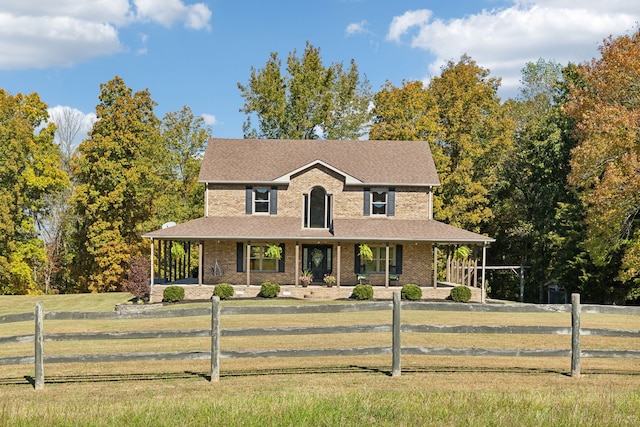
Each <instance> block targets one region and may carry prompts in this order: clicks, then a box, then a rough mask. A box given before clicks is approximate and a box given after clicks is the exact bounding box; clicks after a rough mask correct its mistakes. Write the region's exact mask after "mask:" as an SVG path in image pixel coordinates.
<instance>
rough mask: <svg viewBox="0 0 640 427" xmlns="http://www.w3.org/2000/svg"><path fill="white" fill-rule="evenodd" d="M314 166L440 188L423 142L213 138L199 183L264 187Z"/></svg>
mask: <svg viewBox="0 0 640 427" xmlns="http://www.w3.org/2000/svg"><path fill="white" fill-rule="evenodd" d="M315 162H323V163H325V164H327V165H328V166H330V167H331V168H333V169H335V170H338V171H341V172H342V173H344V174H346V175H349V176H351V177H353V178H355V179H357V180H359V181H360V182H362V183H363V184H369V185H375V184H387V185H389V184H391V185H410V186H434V185H440V181H439V179H438V174H437V172H436V169H435V164H434V162H433V158H432V156H431V150H430V148H429V144H428V143H427V142H421V141H361V140H285V139H279V140H267V139H219V138H212V139H210V140H209V142H208V144H207V149H206V151H205V154H204V159H203V161H202V167H201V169H200V175H199V178H198V179H199V181H200V182H219V183H231V182H234V183H262V182H268V181H273V180H275V179H277V178H279V177H282V176H285V175H286V174H288V173H290V172H292V171H294V170H298V169H299V168H301V167H303V166H307V165H310V164H313V163H315Z"/></svg>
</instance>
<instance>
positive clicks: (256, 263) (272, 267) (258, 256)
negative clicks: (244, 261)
mask: <svg viewBox="0 0 640 427" xmlns="http://www.w3.org/2000/svg"><path fill="white" fill-rule="evenodd" d="M266 251H267V246H251V260H250V262H251V271H270V272H273V271H278V260H277V259H276V258H269V257H267V255H266V253H265V252H266Z"/></svg>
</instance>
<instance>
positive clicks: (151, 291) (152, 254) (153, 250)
mask: <svg viewBox="0 0 640 427" xmlns="http://www.w3.org/2000/svg"><path fill="white" fill-rule="evenodd" d="M154 252H155V246H154V244H153V238H151V271H150V274H149V302H151V297H152V296H153V281H154V277H153V264H154V261H155V260H154Z"/></svg>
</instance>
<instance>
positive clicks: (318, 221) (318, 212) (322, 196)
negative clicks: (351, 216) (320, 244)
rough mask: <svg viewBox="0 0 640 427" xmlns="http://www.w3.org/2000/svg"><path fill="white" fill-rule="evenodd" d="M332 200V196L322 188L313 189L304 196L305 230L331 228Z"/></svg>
mask: <svg viewBox="0 0 640 427" xmlns="http://www.w3.org/2000/svg"><path fill="white" fill-rule="evenodd" d="M331 200H332V197H331V195H330V194H327V192H326V191H325V189H324V188H322V187H313V188H312V189H311V192H310V193H309V194H305V195H304V207H303V209H304V228H329V226H330V224H331Z"/></svg>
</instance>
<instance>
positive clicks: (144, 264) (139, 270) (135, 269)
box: [124, 256, 149, 300]
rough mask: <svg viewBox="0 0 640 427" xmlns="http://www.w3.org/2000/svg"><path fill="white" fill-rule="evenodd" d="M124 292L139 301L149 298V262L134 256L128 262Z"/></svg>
mask: <svg viewBox="0 0 640 427" xmlns="http://www.w3.org/2000/svg"><path fill="white" fill-rule="evenodd" d="M124 290H125V291H127V292H129V293H130V294H131V295H133V296H134V297H136V298H137V299H139V300H141V299H143V298H145V297H147V296H149V260H148V259H147V258H145V257H143V256H136V257H133V258H131V259H130V260H129V272H128V274H127V281H126V282H125V283H124Z"/></svg>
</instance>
